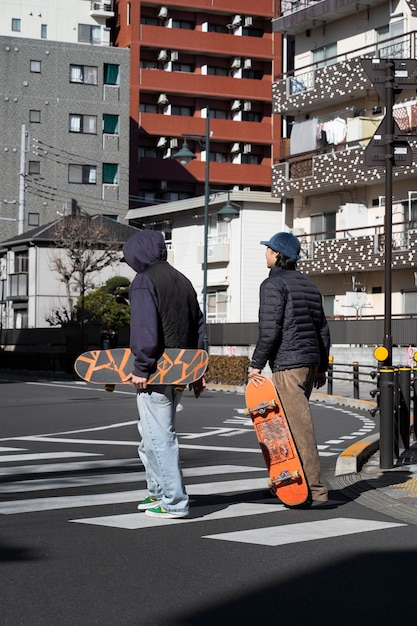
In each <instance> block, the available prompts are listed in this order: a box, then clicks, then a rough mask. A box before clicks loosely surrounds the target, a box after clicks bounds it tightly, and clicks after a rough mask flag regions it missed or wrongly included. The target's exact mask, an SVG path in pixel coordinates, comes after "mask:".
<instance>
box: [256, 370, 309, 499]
mask: <svg viewBox="0 0 417 626" xmlns="http://www.w3.org/2000/svg"><path fill="white" fill-rule="evenodd" d="M245 398H246V406H247V412H248V413H249V414H250V416H251V418H252V422H253V425H254V429H255V433H256V437H257V439H258V442H259V445H260V447H261V450H262V453H263V456H264V459H265V464H266V467H267V469H268V473H269V478H270V481H269V482H270V485H271V489H272V490H273V491H274V493H275V494H276V496H277V497H278V498H279V499H280V500H281V501H282V502H283V503H284V504H288V505H289V506H296V505H297V504H303V503H304V502H305V501H306V500H307V498H308V486H307V483H306V480H305V476H304V472H303V468H302V465H301V460H300V458H299V456H298V452H297V449H296V447H295V443H294V440H293V437H292V434H291V431H290V429H289V426H288V423H287V419H286V417H285V414H284V411H283V408H282V405H281V402H280V400H279V397H278V394H277V392H276V390H275V387H274V385H273V383H272V381H271V380H269V379H265V381H264V384H262V385H260V386H259V387H255V385H254V384H253V383H252V382H249V383H248V385H247V387H246V392H245Z"/></svg>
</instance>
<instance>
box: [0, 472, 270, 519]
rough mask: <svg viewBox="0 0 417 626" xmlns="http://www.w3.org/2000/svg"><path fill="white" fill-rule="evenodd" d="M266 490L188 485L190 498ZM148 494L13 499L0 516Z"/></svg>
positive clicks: (249, 484)
mask: <svg viewBox="0 0 417 626" xmlns="http://www.w3.org/2000/svg"><path fill="white" fill-rule="evenodd" d="M262 488H263V489H265V488H266V480H265V478H248V479H245V480H230V481H220V482H211V483H199V484H194V485H193V484H191V485H187V492H188V493H189V495H217V494H220V493H236V492H240V491H253V490H256V489H262ZM147 495H148V491H147V490H145V489H142V490H134V491H119V492H115V493H100V494H92V495H77V496H63V497H50V498H33V499H30V500H15V501H9V502H1V503H0V514H2V515H14V514H16V513H34V512H39V511H52V510H58V509H73V508H79V507H85V506H102V505H104V504H120V503H126V502H136V501H139V500H143V499H144V498H145V497H146V496H147Z"/></svg>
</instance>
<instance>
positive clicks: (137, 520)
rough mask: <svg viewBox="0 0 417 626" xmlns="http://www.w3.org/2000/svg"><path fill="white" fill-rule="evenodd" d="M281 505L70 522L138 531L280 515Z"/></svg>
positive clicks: (241, 505)
mask: <svg viewBox="0 0 417 626" xmlns="http://www.w3.org/2000/svg"><path fill="white" fill-rule="evenodd" d="M287 510H288V509H286V508H285V507H284V506H283V505H282V504H278V503H277V504H254V503H252V502H241V503H239V504H232V505H230V506H226V507H225V508H224V509H221V510H220V511H214V512H213V513H207V514H205V515H204V514H202V512H201V507H199V508H198V507H196V508H192V509H191V517H186V518H183V519H160V518H157V517H148V516H147V515H145V514H144V513H143V512H142V513H131V514H128V515H107V516H103V517H89V518H88V517H87V518H84V519H73V520H70V522H75V523H77V524H92V525H94V526H109V527H112V528H124V529H126V530H139V529H142V528H155V527H156V526H168V525H171V524H189V523H190V522H209V521H211V520H218V519H231V518H233V517H246V516H249V515H251V516H252V515H262V514H264V513H281V512H283V511H287Z"/></svg>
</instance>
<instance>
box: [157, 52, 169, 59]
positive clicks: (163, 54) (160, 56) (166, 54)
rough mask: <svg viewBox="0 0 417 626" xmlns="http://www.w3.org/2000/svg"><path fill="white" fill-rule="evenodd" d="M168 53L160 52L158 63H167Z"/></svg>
mask: <svg viewBox="0 0 417 626" xmlns="http://www.w3.org/2000/svg"><path fill="white" fill-rule="evenodd" d="M167 60H168V52H167V51H166V50H160V51H159V54H158V61H167Z"/></svg>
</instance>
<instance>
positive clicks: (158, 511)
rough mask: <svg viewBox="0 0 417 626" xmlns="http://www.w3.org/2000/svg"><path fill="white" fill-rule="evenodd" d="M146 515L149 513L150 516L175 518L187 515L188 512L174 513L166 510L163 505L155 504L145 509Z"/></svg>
mask: <svg viewBox="0 0 417 626" xmlns="http://www.w3.org/2000/svg"><path fill="white" fill-rule="evenodd" d="M145 515H149V517H163V518H165V519H175V518H177V517H187V516H188V513H174V512H169V511H165V509H163V508H162V506H155V507H153V508H151V509H147V510H146V511H145Z"/></svg>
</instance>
